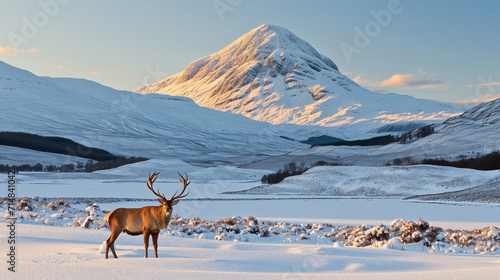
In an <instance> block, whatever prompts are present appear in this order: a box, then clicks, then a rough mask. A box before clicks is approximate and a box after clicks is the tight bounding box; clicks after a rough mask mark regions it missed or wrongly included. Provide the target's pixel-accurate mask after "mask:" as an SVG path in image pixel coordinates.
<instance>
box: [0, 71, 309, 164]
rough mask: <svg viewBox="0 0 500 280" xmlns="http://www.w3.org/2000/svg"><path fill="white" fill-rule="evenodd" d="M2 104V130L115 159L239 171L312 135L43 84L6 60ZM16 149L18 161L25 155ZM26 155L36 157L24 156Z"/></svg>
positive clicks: (78, 84) (176, 101) (168, 100)
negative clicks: (60, 139) (99, 152)
mask: <svg viewBox="0 0 500 280" xmlns="http://www.w3.org/2000/svg"><path fill="white" fill-rule="evenodd" d="M0 99H1V100H2V102H0V111H1V112H2V114H0V131H10V132H27V133H33V134H38V135H41V136H58V137H65V138H69V139H71V140H73V141H75V142H78V143H81V144H82V145H85V146H88V147H96V148H101V149H105V150H107V151H109V152H111V153H113V154H115V155H118V156H128V157H130V156H135V157H147V158H152V159H176V160H178V159H181V160H184V161H186V162H189V163H191V164H200V165H207V166H211V165H218V164H236V165H238V164H242V163H248V162H251V161H254V160H257V159H261V158H265V157H268V156H271V155H279V154H282V153H287V152H290V151H293V150H296V149H298V148H306V147H308V145H306V144H303V143H300V142H299V141H293V140H290V139H307V138H308V137H309V136H310V135H309V133H310V132H311V131H302V132H301V128H300V127H298V126H293V125H281V126H274V125H272V124H268V123H263V122H258V121H254V120H251V119H248V118H245V117H243V116H240V115H235V114H230V113H224V112H219V111H215V110H212V109H208V108H202V107H200V106H198V105H196V104H195V103H194V102H193V101H192V100H190V99H188V98H185V97H173V96H166V95H159V94H151V95H141V94H137V93H133V92H127V91H119V90H115V89H112V88H109V87H106V86H103V85H100V84H98V83H95V82H92V81H88V80H82V79H70V78H46V77H39V76H36V75H34V74H32V73H31V72H28V71H25V70H21V69H19V68H16V67H13V66H11V65H8V64H6V63H4V62H1V61H0ZM9 149H12V148H9ZM17 149H19V155H21V152H22V151H23V150H22V149H21V148H17ZM9 151H11V150H9ZM83 152H85V151H83ZM29 153H33V154H35V152H34V151H26V152H23V154H29ZM9 154H11V153H10V152H9ZM36 154H39V152H37V153H36ZM28 158H29V157H28ZM2 159H3V160H6V161H9V160H10V159H8V158H7V159H5V158H3V155H1V154H0V164H2V163H5V162H2ZM36 162H37V159H33V162H26V163H31V164H33V163H36ZM49 163H50V162H49ZM49 163H47V164H49Z"/></svg>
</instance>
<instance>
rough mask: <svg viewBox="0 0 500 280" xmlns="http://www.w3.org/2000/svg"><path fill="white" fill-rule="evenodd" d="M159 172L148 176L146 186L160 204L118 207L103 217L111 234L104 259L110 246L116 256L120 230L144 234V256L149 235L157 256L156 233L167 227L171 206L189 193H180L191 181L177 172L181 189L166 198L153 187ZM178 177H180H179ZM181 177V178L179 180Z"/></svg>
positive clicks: (146, 254)
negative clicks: (115, 244)
mask: <svg viewBox="0 0 500 280" xmlns="http://www.w3.org/2000/svg"><path fill="white" fill-rule="evenodd" d="M158 174H159V173H156V172H154V173H153V175H151V173H150V174H149V176H148V180H147V185H148V188H149V189H150V190H151V191H152V192H153V193H154V194H155V195H156V196H157V197H158V201H160V203H161V205H160V206H145V207H142V208H118V209H115V210H113V211H112V212H110V213H108V214H107V215H106V217H105V219H106V220H107V221H108V224H109V228H110V229H111V236H110V237H109V239H108V240H107V241H106V259H107V258H108V251H109V248H110V247H111V252H113V256H114V257H115V258H118V257H117V256H116V252H115V246H114V243H115V240H116V239H117V238H118V235H120V233H122V232H126V233H127V234H130V235H140V234H144V250H145V251H146V252H145V254H144V257H145V258H147V257H148V246H149V236H150V235H151V239H152V240H153V247H154V249H155V257H156V258H158V252H157V249H158V234H159V233H160V230H162V229H165V228H167V226H168V223H169V222H170V218H171V217H172V206H174V205H176V204H177V203H178V202H179V199H181V198H183V197H186V196H187V195H188V194H189V190H188V192H187V193H186V194H185V195H182V194H183V193H184V191H185V190H186V187H187V186H188V185H189V183H190V182H191V181H190V180H189V177H188V176H187V174H184V175H185V176H186V178H184V177H182V175H181V174H179V172H177V174H178V175H179V176H177V179H179V182H181V183H182V191H181V193H180V194H179V195H177V192H175V194H174V195H173V196H172V198H171V199H170V200H167V199H166V198H165V196H164V195H160V194H159V191H160V190H159V189H158V191H155V190H154V189H153V183H154V182H155V180H156V178H157V177H158ZM179 177H180V178H179ZM181 178H182V180H181Z"/></svg>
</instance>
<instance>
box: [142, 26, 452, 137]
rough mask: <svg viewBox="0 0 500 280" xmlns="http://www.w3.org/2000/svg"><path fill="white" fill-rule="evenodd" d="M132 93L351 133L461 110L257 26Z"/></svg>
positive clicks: (401, 126) (395, 128)
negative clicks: (369, 82)
mask: <svg viewBox="0 0 500 280" xmlns="http://www.w3.org/2000/svg"><path fill="white" fill-rule="evenodd" d="M136 92H138V93H142V94H147V93H160V94H168V95H179V96H186V97H189V98H191V99H193V100H194V101H195V102H196V103H197V104H198V105H200V106H203V107H208V108H212V109H215V110H219V111H225V112H231V113H236V114H242V115H244V116H246V117H248V118H251V119H254V120H259V121H265V122H269V123H273V124H280V123H291V124H299V125H319V126H326V127H337V128H341V129H343V130H346V131H356V132H376V133H377V132H396V133H397V132H400V131H404V130H407V129H408V128H411V127H415V126H422V125H425V124H430V123H439V122H441V121H443V120H445V119H447V118H449V117H452V116H456V115H457V114H458V112H460V109H459V108H457V107H456V106H454V105H451V104H446V103H441V102H437V101H431V100H424V99H417V98H413V97H410V96H406V95H398V94H394V93H390V94H380V93H375V92H371V91H369V90H367V89H364V88H362V87H361V86H359V85H358V84H356V83H355V82H354V81H352V80H351V79H349V78H348V77H346V76H345V75H343V74H342V73H340V72H339V69H338V67H337V65H336V64H335V63H334V62H333V61H332V60H330V59H329V58H328V57H326V56H324V55H322V54H320V53H319V52H318V51H316V50H315V49H314V48H313V47H312V46H311V45H310V44H309V43H307V42H306V41H304V40H302V39H301V38H299V37H297V36H296V35H295V34H293V33H292V32H290V31H288V30H287V29H285V28H283V27H279V26H273V25H262V26H259V27H258V28H256V29H253V30H251V31H250V32H248V33H247V34H245V35H243V36H241V37H240V38H239V39H237V40H236V41H234V42H233V43H231V44H230V45H229V46H227V47H225V48H224V49H222V50H221V51H219V52H217V53H214V54H212V55H208V56H205V57H203V58H200V59H198V60H196V61H194V62H192V63H191V64H190V65H189V66H188V67H187V68H186V69H185V70H184V71H183V72H181V73H178V74H176V75H174V76H171V77H169V78H166V79H164V80H162V81H160V82H157V83H154V84H152V85H148V86H144V87H142V88H139V89H137V90H136ZM379 129H380V131H379ZM346 134H347V135H349V133H346Z"/></svg>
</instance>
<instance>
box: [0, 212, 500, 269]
mask: <svg viewBox="0 0 500 280" xmlns="http://www.w3.org/2000/svg"><path fill="white" fill-rule="evenodd" d="M0 225H1V226H2V227H4V222H0ZM1 235H2V236H1V239H2V240H4V239H5V234H4V232H3V231H2V232H1ZM108 237H109V232H108V231H105V230H88V229H80V228H67V227H49V226H42V225H29V224H21V225H19V230H18V244H19V245H18V251H17V254H18V267H17V272H16V273H15V274H14V273H11V272H8V271H7V270H6V269H2V270H1V272H0V277H1V279H21V278H28V279H29V278H34V279H68V278H72V279H101V278H102V277H105V278H106V279H124V278H129V279H144V278H146V279H165V278H175V277H182V278H184V279H235V278H237V279H281V278H283V279H327V278H330V279H333V278H334V279H338V278H349V279H366V277H369V278H371V279H395V278H398V279H417V278H422V277H423V278H425V279H492V278H491V277H493V275H498V273H500V266H499V264H500V260H499V258H498V256H494V255H488V254H483V255H462V254H460V255H456V254H454V255H453V256H450V255H448V254H441V253H439V254H429V253H422V252H413V251H411V250H407V251H402V250H388V249H380V248H352V247H338V246H337V247H336V246H332V245H316V244H300V243H292V244H274V243H270V244H269V243H266V244H263V243H242V242H221V241H216V240H206V239H201V240H199V239H197V240H195V239H187V238H177V237H170V236H161V237H160V238H159V241H158V242H159V248H158V254H159V258H158V259H154V258H148V259H144V258H143V256H144V245H143V241H142V238H140V237H133V236H127V235H126V234H123V235H120V237H119V238H118V240H117V243H116V245H115V246H116V248H117V254H118V256H119V258H118V259H108V260H104V252H102V251H100V250H99V245H100V244H101V243H102V242H103V241H104V240H106V239H107V238H108ZM4 245H5V244H4ZM150 250H152V248H151V247H150Z"/></svg>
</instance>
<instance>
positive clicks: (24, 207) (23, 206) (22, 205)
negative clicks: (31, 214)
mask: <svg viewBox="0 0 500 280" xmlns="http://www.w3.org/2000/svg"><path fill="white" fill-rule="evenodd" d="M16 209H17V210H19V211H31V210H33V206H32V204H31V198H28V197H25V198H22V199H18V200H17V205H16Z"/></svg>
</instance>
